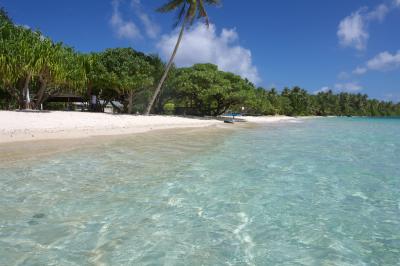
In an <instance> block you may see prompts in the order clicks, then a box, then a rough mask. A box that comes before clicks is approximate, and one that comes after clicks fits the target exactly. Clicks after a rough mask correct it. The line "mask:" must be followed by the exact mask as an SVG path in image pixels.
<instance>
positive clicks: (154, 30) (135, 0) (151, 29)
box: [131, 0, 161, 39]
mask: <svg viewBox="0 0 400 266" xmlns="http://www.w3.org/2000/svg"><path fill="white" fill-rule="evenodd" d="M131 6H132V8H133V9H134V11H135V13H136V15H137V16H138V18H139V19H140V21H141V22H142V24H143V26H144V28H145V32H146V35H147V36H148V37H149V38H152V39H155V38H157V37H158V35H159V34H160V30H161V29H160V26H159V25H158V24H157V23H155V22H154V21H153V20H152V19H151V18H150V17H149V15H148V14H147V13H146V12H144V11H143V9H142V5H141V2H140V0H132V1H131Z"/></svg>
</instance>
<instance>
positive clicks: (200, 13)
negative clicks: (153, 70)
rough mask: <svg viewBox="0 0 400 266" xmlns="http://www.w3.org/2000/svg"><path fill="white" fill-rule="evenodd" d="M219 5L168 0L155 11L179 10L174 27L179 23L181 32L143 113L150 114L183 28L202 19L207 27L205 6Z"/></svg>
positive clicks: (215, 0)
mask: <svg viewBox="0 0 400 266" xmlns="http://www.w3.org/2000/svg"><path fill="white" fill-rule="evenodd" d="M219 3H220V0H169V1H168V2H167V3H166V4H165V5H163V6H162V7H160V8H158V9H157V11H159V12H162V13H166V12H170V11H173V10H179V11H178V18H177V21H176V23H175V26H177V25H179V24H180V23H182V25H181V30H180V32H179V36H178V40H177V42H176V44H175V48H174V51H173V52H172V55H171V57H170V59H169V61H168V64H167V66H166V68H165V71H164V74H163V76H162V77H161V80H160V82H159V83H158V86H157V88H156V90H155V92H154V94H153V97H152V98H151V100H150V102H149V105H148V106H147V109H146V113H145V114H146V115H148V114H150V111H151V109H152V107H153V105H154V102H155V100H156V98H157V96H158V94H159V93H160V90H161V87H162V85H163V83H164V81H165V79H166V78H167V75H168V72H169V70H170V68H171V66H172V63H173V62H174V58H175V56H176V52H177V51H178V48H179V44H180V43H181V41H182V37H183V32H184V31H185V27H187V26H190V25H192V24H193V22H194V21H195V19H196V18H203V19H204V21H205V23H206V25H207V27H208V25H209V20H208V15H207V12H206V9H205V5H218V4H219Z"/></svg>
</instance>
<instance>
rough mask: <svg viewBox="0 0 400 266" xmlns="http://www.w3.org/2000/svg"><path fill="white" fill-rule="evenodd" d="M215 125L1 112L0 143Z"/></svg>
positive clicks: (80, 114) (257, 119)
mask: <svg viewBox="0 0 400 266" xmlns="http://www.w3.org/2000/svg"><path fill="white" fill-rule="evenodd" d="M242 118H244V119H246V120H247V121H248V122H253V123H269V122H279V121H287V120H293V119H294V118H291V117H286V116H270V117H242ZM218 125H220V126H222V125H223V122H222V121H219V120H212V119H200V118H185V117H177V116H136V115H113V114H105V113H83V112H61V111H53V112H18V111H17V112H14V111H0V143H9V142H15V141H27V140H45V139H71V138H83V137H90V136H104V135H122V134H133V133H141V132H147V131H150V130H157V129H171V128H193V127H209V126H218Z"/></svg>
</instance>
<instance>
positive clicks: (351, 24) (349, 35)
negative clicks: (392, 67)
mask: <svg viewBox="0 0 400 266" xmlns="http://www.w3.org/2000/svg"><path fill="white" fill-rule="evenodd" d="M396 1H400V0H396ZM389 11H390V9H389V8H388V7H387V6H386V5H385V4H381V5H379V6H377V7H376V8H375V9H373V10H372V11H370V12H368V8H366V7H364V8H361V9H359V10H358V11H356V12H354V13H352V14H351V15H350V16H347V17H345V18H344V19H343V20H342V21H341V22H340V23H339V27H338V31H337V36H338V38H339V43H340V44H341V45H342V46H344V47H353V48H355V49H357V50H360V51H362V50H365V48H366V47H367V42H368V39H369V32H368V25H369V23H370V22H373V21H380V22H382V21H383V20H384V19H385V17H386V15H387V14H388V12H389Z"/></svg>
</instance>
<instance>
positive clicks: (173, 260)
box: [0, 118, 400, 265]
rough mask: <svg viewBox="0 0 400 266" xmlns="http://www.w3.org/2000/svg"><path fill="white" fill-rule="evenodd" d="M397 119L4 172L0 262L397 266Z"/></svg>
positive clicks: (309, 126)
mask: <svg viewBox="0 0 400 266" xmlns="http://www.w3.org/2000/svg"><path fill="white" fill-rule="evenodd" d="M399 162H400V120H396V119H366V118H318V119H304V120H300V121H299V122H297V123H276V124H269V125H261V126H257V127H241V128H238V129H237V130H234V131H231V130H227V131H224V130H210V131H204V130H203V131H196V130H188V131H179V132H178V133H171V131H168V132H158V133H154V134H153V133H151V134H150V133H149V134H141V135H136V136H129V137H124V138H120V139H115V140H112V141H106V142H102V143H99V144H97V145H90V146H88V147H82V148H79V149H74V150H71V151H67V152H64V153H55V154H53V155H52V156H48V157H44V158H41V159H35V160H28V161H27V160H24V161H21V162H17V163H13V164H11V163H7V164H4V163H3V165H1V167H2V168H1V172H0V189H1V191H2V192H1V194H0V217H1V221H0V265H92V264H93V265H188V264H192V265H397V264H400V163H399Z"/></svg>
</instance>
